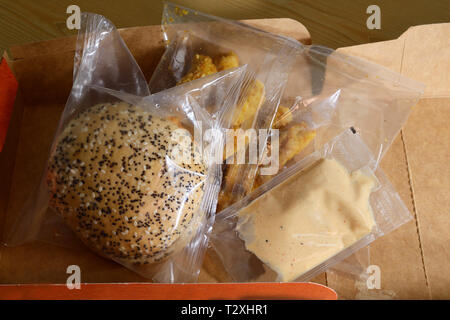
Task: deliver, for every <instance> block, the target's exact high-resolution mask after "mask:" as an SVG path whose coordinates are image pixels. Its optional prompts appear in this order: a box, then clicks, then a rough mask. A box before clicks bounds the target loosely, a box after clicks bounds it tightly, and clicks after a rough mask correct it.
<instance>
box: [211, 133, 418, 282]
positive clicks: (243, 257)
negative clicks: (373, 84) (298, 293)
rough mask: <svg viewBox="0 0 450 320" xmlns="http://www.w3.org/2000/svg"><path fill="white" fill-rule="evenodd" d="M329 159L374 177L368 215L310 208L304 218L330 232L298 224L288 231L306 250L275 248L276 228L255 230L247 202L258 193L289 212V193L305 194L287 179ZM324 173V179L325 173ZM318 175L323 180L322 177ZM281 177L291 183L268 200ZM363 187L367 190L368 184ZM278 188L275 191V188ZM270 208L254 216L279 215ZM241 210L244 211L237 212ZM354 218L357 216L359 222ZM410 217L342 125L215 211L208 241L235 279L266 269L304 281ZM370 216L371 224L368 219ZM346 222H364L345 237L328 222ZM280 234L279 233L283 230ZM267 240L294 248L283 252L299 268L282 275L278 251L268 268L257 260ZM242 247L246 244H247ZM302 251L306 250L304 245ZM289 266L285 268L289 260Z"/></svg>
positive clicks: (245, 278) (255, 275) (354, 136)
mask: <svg viewBox="0 0 450 320" xmlns="http://www.w3.org/2000/svg"><path fill="white" fill-rule="evenodd" d="M324 159H327V160H324ZM333 159H334V160H335V161H336V163H339V164H340V166H343V168H344V169H343V170H344V171H345V172H347V171H348V172H351V173H355V172H356V173H355V174H356V175H357V176H358V177H362V176H364V177H371V180H370V181H373V182H374V186H372V188H371V189H370V193H369V194H370V197H369V198H368V199H369V201H370V202H369V203H370V207H371V213H372V215H369V214H368V215H365V216H364V215H363V214H362V213H361V212H362V211H358V212H357V213H356V214H354V215H353V216H350V219H351V220H349V221H343V222H342V221H338V220H333V221H332V220H327V219H324V218H323V215H324V212H321V211H318V212H315V213H314V214H312V212H309V213H308V214H307V215H306V216H305V217H306V218H305V219H309V218H311V219H313V220H314V221H315V222H314V226H315V227H316V226H317V227H318V228H324V229H323V230H327V226H329V227H330V229H329V232H325V231H324V232H322V231H323V230H322V231H321V232H317V233H314V232H313V233H307V231H305V230H303V231H302V232H303V233H299V234H296V235H293V237H294V236H295V237H294V240H295V241H297V240H298V243H296V246H297V245H298V246H299V247H300V246H301V247H302V248H306V250H309V249H311V251H310V252H309V253H308V254H303V255H300V256H299V255H296V252H297V251H296V250H297V249H296V247H295V246H293V245H292V243H289V245H290V246H289V247H280V248H279V245H280V243H279V242H276V240H274V239H276V238H274V235H275V233H269V231H268V230H270V232H272V231H273V230H272V229H266V231H264V232H265V233H264V232H260V231H261V230H264V229H262V227H257V223H256V222H254V221H253V220H251V217H256V215H254V214H252V212H254V213H256V212H257V211H252V212H249V211H248V210H249V209H248V208H250V209H251V210H254V208H255V206H254V205H253V206H252V203H253V204H254V203H257V201H258V199H263V200H262V201H264V202H261V200H259V201H260V203H261V204H263V205H264V204H267V203H270V204H271V206H272V207H271V208H275V207H277V208H279V209H277V210H281V211H283V212H289V210H290V209H292V207H290V206H291V204H290V203H291V202H289V201H288V199H291V201H293V202H294V203H295V201H296V200H295V198H296V197H301V196H302V195H304V193H303V194H302V195H301V194H297V195H296V196H295V197H293V196H292V195H291V196H289V194H288V193H289V192H291V193H292V192H296V190H292V189H293V186H291V184H290V183H291V182H292V181H296V179H297V180H298V181H301V178H302V177H305V176H304V174H305V173H304V172H310V171H308V170H312V169H310V168H317V166H318V163H322V162H323V161H328V160H333ZM333 172H334V171H333ZM319 177H320V176H319ZM324 178H325V179H328V178H326V177H324ZM330 179H331V177H330ZM320 181H322V182H321V183H323V182H324V181H327V180H320ZM363 181H366V180H363ZM284 182H289V185H288V187H291V189H290V190H286V192H287V193H286V194H284V195H282V196H277V197H273V199H272V200H270V199H271V198H270V197H271V194H272V195H274V191H275V192H280V190H281V191H282V189H280V186H281V187H282V186H283V185H282V184H283V183H284ZM365 183H366V182H365ZM363 185H364V184H363ZM313 187H314V186H312V188H313ZM304 188H306V189H307V188H308V185H305V186H304ZM277 190H278V191H277ZM358 190H359V189H358ZM361 190H362V189H361ZM335 191H337V193H338V194H339V192H344V191H343V190H335ZM305 192H308V191H305ZM329 192H333V191H329ZM355 192H358V191H355ZM365 192H367V189H366V191H365ZM277 194H278V195H279V194H280V193H277ZM325 194H326V195H328V196H327V197H329V196H330V193H325ZM265 195H266V196H265ZM280 199H281V200H282V201H281V200H280ZM292 199H294V200H292ZM327 199H328V200H327V201H329V202H331V203H333V198H327ZM271 201H272V202H271ZM279 201H281V202H279ZM338 204H339V203H338ZM245 210H247V211H245ZM270 210H271V209H270V208H269V207H265V213H264V217H261V218H260V220H258V221H264V220H265V219H266V218H268V216H266V215H267V214H269V215H270V214H271V215H272V216H279V215H280V214H281V211H280V212H278V211H276V212H271V211H270ZM243 211H244V213H245V215H242V212H243ZM283 214H284V213H283ZM305 214H306V212H305ZM263 218H264V219H263ZM255 219H256V218H255ZM358 219H360V220H362V222H361V221H359V220H358ZM410 219H411V215H410V213H409V212H408V209H407V208H406V206H405V205H404V204H403V202H402V200H401V199H400V196H399V195H398V194H397V193H396V192H395V190H394V188H393V187H392V185H391V184H390V183H389V181H388V179H387V178H386V177H385V175H384V174H383V172H382V171H381V169H379V168H377V161H376V158H374V157H373V156H372V154H371V153H370V151H369V149H368V148H367V146H366V145H365V144H364V142H363V141H362V139H361V138H360V137H359V135H357V134H353V133H352V132H351V131H349V130H347V131H345V132H344V133H342V134H340V135H339V136H337V137H336V138H334V139H333V140H331V141H330V142H329V143H326V144H324V146H323V148H322V149H321V150H318V151H316V152H314V153H312V154H310V155H308V156H307V157H305V158H303V159H302V160H300V161H298V162H297V163H296V164H295V165H293V166H291V167H290V168H288V169H286V170H285V171H284V172H283V173H281V174H279V175H278V176H277V177H275V178H274V179H272V180H271V181H269V182H268V183H266V184H265V185H263V186H261V187H259V188H258V189H256V190H255V191H254V192H252V193H251V194H250V195H248V196H246V197H245V198H244V199H242V200H241V201H239V202H237V203H235V204H234V205H232V206H230V207H228V208H227V209H225V210H224V211H222V212H220V213H218V214H217V215H216V223H215V226H214V230H213V233H212V236H211V240H212V245H213V247H214V249H215V250H216V252H217V253H218V255H219V256H220V258H221V260H222V263H223V265H224V267H225V269H226V270H227V271H228V273H229V274H230V275H231V276H232V278H233V279H234V280H235V281H255V280H256V281H258V277H259V276H261V275H262V274H263V273H266V272H267V271H268V275H267V273H266V275H265V276H264V278H263V279H264V281H275V280H283V281H291V280H293V279H295V280H296V281H305V280H308V279H310V278H312V277H314V276H315V275H317V274H319V273H321V272H323V271H325V270H326V269H327V268H329V267H331V266H333V265H335V264H336V263H338V262H339V261H342V260H343V259H345V258H346V257H348V256H350V255H351V254H352V253H354V252H356V251H357V250H359V249H360V248H363V247H364V246H367V245H368V244H369V243H370V242H372V241H374V240H375V239H376V238H378V237H381V236H383V235H384V234H386V233H388V232H390V231H392V230H394V229H395V228H397V227H399V226H401V225H402V224H404V223H405V222H407V221H409V220H410ZM255 221H256V220H255ZM270 221H271V220H270V219H269V220H266V222H270ZM307 221H308V220H304V222H307ZM371 221H372V222H373V224H372V223H369V222H371ZM346 222H348V223H349V224H348V225H346V226H347V227H346V228H350V227H349V226H352V227H355V226H357V227H358V228H359V226H360V225H363V226H365V228H362V227H361V228H359V229H357V230H358V232H359V233H355V236H354V239H353V238H352V237H350V236H351V234H346V236H345V237H344V236H342V239H340V238H339V234H336V233H333V231H335V230H332V229H333V228H334V227H333V226H334V225H335V223H339V224H341V225H345V223H346ZM342 223H344V224H342ZM295 225H296V227H298V226H300V227H301V228H303V227H304V225H301V224H298V223H297V224H295ZM305 225H306V224H305ZM289 227H290V226H283V225H280V226H278V225H275V224H273V225H272V226H271V227H270V228H279V229H277V232H280V233H282V232H284V231H283V228H289ZM257 228H258V229H257ZM355 228H356V227H355ZM256 230H258V231H256ZM280 237H281V236H280ZM282 237H284V235H283V236H282ZM336 237H337V238H336ZM297 238H298V239H297ZM281 239H291V238H289V234H288V235H287V238H281ZM336 239H337V240H336ZM349 239H350V240H349ZM294 240H292V241H294ZM335 240H336V241H335ZM271 241H274V242H273V246H274V247H273V248H274V249H273V250H278V251H275V252H278V253H279V254H281V255H282V254H285V251H283V250H288V249H289V250H293V251H291V255H288V254H287V253H286V256H288V257H290V258H291V257H293V258H294V261H292V262H291V261H289V262H290V263H292V264H291V267H292V266H294V267H296V268H297V267H298V269H296V270H302V271H301V272H300V274H297V275H295V272H294V271H295V270H294V271H292V272H293V273H290V274H289V276H286V274H285V273H283V272H280V269H282V268H284V267H285V266H283V267H280V265H279V264H280V263H281V262H282V261H283V259H284V258H283V257H278V258H279V259H278V260H276V262H274V261H267V260H266V263H267V264H268V265H270V264H272V267H271V268H268V267H267V266H266V265H265V263H263V262H262V260H264V259H267V257H265V256H264V250H266V252H267V248H266V249H264V247H263V246H264V245H267V246H269V247H270V246H271V245H272V243H271ZM339 241H343V243H345V241H347V243H346V244H345V245H343V247H339V246H338V247H337V249H334V246H337V245H338V244H340V245H342V244H341V243H340V242H339ZM254 243H259V245H260V247H259V249H258V248H257V249H255V247H254V246H253V244H254ZM282 243H284V242H282ZM247 248H249V249H248V250H247ZM261 248H263V249H261ZM261 250H263V251H261ZM327 250H328V251H327ZM253 252H255V253H253ZM261 252H263V253H261ZM286 252H287V251H286ZM303 252H304V253H305V251H303ZM306 252H308V251H306ZM321 254H322V255H321ZM258 257H259V258H258ZM316 262H317V263H316ZM298 263H300V265H297V264H298ZM302 263H304V265H302ZM277 268H278V269H277ZM288 268H290V267H289V265H288ZM276 270H278V274H277V272H273V271H276ZM293 275H295V277H293ZM260 281H261V280H260Z"/></svg>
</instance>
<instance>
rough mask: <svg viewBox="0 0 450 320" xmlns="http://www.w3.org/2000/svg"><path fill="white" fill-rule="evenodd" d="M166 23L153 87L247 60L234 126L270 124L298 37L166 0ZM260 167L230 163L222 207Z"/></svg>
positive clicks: (250, 182)
mask: <svg viewBox="0 0 450 320" xmlns="http://www.w3.org/2000/svg"><path fill="white" fill-rule="evenodd" d="M162 27H163V34H164V37H165V40H166V41H167V49H166V52H165V53H164V55H163V57H162V59H161V61H160V63H159V65H158V67H157V68H156V70H155V72H154V73H153V76H152V79H151V80H150V84H149V87H150V90H151V92H158V91H160V90H163V89H167V88H170V87H173V86H176V85H180V84H182V83H186V82H189V81H192V80H193V79H197V78H201V77H204V76H206V75H209V74H214V73H216V72H220V71H222V70H228V69H230V68H233V67H237V66H240V65H244V64H245V65H247V71H246V76H245V80H244V83H243V86H242V90H241V93H240V95H239V99H238V101H237V103H236V109H235V112H234V115H233V119H232V121H231V124H230V128H232V129H243V130H249V129H250V130H258V129H269V128H270V127H271V124H272V122H273V119H274V116H275V114H276V111H277V107H278V104H279V101H280V98H281V96H282V95H283V91H284V86H285V84H286V81H287V78H288V75H289V73H290V70H291V67H292V64H293V62H294V60H295V57H296V51H297V50H298V48H297V45H298V43H297V42H295V41H293V40H292V39H288V38H285V37H282V36H278V35H274V34H270V33H268V32H264V31H261V30H258V29H255V28H253V27H250V26H247V25H245V24H242V23H238V22H235V21H230V20H226V19H221V18H218V17H213V16H210V15H207V14H204V13H201V12H197V11H194V10H191V9H188V8H184V7H181V6H178V5H175V4H171V3H166V4H165V7H164V12H163V20H162ZM261 145H262V146H264V143H262V144H261ZM236 152H237V150H236ZM257 169H258V165H257V164H253V163H252V164H250V163H248V161H247V163H244V164H242V163H230V162H226V164H225V165H224V181H223V184H222V192H221V196H220V199H219V209H218V210H221V209H222V208H225V207H226V206H228V205H229V204H231V203H233V202H234V201H236V200H237V199H239V198H240V197H242V196H244V195H245V194H247V193H248V192H250V191H251V188H252V185H253V181H254V179H255V175H256V171H257ZM237 177H239V179H237Z"/></svg>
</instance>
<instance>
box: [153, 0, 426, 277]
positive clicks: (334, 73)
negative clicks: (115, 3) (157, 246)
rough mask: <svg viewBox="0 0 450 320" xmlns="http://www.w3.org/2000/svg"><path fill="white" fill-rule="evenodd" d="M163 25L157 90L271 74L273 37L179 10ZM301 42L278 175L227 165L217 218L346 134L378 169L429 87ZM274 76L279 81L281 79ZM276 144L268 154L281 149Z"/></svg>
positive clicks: (281, 116)
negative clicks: (246, 68) (206, 79)
mask: <svg viewBox="0 0 450 320" xmlns="http://www.w3.org/2000/svg"><path fill="white" fill-rule="evenodd" d="M162 24H163V29H164V35H165V40H167V42H168V47H167V51H166V53H165V54H164V57H163V59H162V60H161V62H160V64H159V66H158V68H157V71H156V72H155V73H154V76H153V78H152V80H151V81H150V89H151V90H152V91H159V90H162V89H164V88H167V87H170V86H174V85H176V84H177V83H181V82H184V81H188V80H190V79H192V78H193V77H195V76H203V75H205V74H209V73H213V72H215V71H216V70H219V69H220V66H221V64H220V61H221V60H222V61H228V62H229V61H231V62H233V61H234V63H236V61H239V60H242V61H245V62H246V63H248V64H249V65H250V70H260V69H258V68H261V69H265V68H266V67H267V65H266V64H265V63H266V61H267V60H266V59H264V58H263V57H261V54H260V52H263V53H264V52H265V51H266V50H267V49H270V50H271V51H273V50H272V49H271V48H272V40H270V39H271V37H270V36H268V33H266V32H264V31H259V30H256V29H255V28H253V27H249V26H246V25H245V24H241V23H236V22H230V21H227V20H224V19H221V18H217V17H212V16H210V15H207V14H203V13H200V12H197V11H195V10H191V9H188V8H184V7H181V6H178V5H173V4H166V6H165V9H164V14H163V21H162ZM279 38H280V39H284V38H283V37H279ZM255 42H257V43H255ZM294 42H295V41H294ZM295 43H296V47H297V48H296V50H295V52H294V55H295V62H294V64H293V65H292V64H289V71H288V72H289V78H288V81H287V83H286V85H285V88H284V90H283V94H282V96H281V100H280V105H279V107H278V109H277V108H276V106H275V105H272V107H275V110H277V111H276V116H275V118H274V120H273V121H272V128H274V129H277V130H278V131H279V132H278V133H277V134H278V138H279V142H278V145H277V147H278V150H279V156H278V166H279V168H278V169H279V170H278V171H277V170H265V172H264V173H262V172H261V167H263V166H266V165H268V164H267V163H266V162H265V160H267V158H266V159H264V158H262V159H261V161H260V162H259V163H258V167H259V169H256V170H257V171H255V166H248V169H247V170H250V173H251V174H248V173H249V171H247V172H242V171H240V170H242V169H240V170H237V168H239V166H233V165H227V166H225V167H224V168H225V172H224V173H225V174H224V181H223V187H222V192H221V197H220V198H219V207H218V211H221V210H223V209H224V208H226V207H227V206H228V205H230V204H232V203H233V202H235V201H236V200H238V199H239V198H240V197H242V196H243V195H245V194H248V193H249V192H250V190H254V189H255V188H257V187H259V186H261V185H263V184H264V183H266V182H268V181H270V180H271V179H272V178H274V177H275V176H276V175H277V174H279V173H280V172H282V171H283V170H285V169H287V168H289V167H290V166H291V165H294V164H295V163H296V162H297V161H299V160H301V159H302V158H303V157H305V156H306V155H308V154H310V153H312V152H314V151H315V150H318V149H320V148H321V147H322V145H323V144H324V143H326V142H328V141H329V140H330V139H332V138H334V137H335V136H336V135H338V134H339V133H340V132H341V131H342V130H343V129H345V128H349V127H353V128H354V130H356V131H357V132H359V133H360V135H361V137H362V139H363V140H364V142H365V143H366V144H367V145H368V146H369V149H370V150H371V151H372V152H373V154H375V155H376V159H377V162H378V161H379V160H380V159H381V158H382V156H383V155H384V154H385V152H386V151H387V149H388V148H389V146H390V145H391V143H392V141H393V140H394V138H395V137H396V135H397V134H398V132H399V131H400V129H401V127H402V125H403V124H404V123H405V122H406V119H407V117H408V115H409V113H410V111H411V108H412V106H414V105H415V104H416V103H417V101H418V99H419V97H420V95H421V94H422V92H423V89H424V87H423V85H422V84H420V83H418V82H416V81H413V80H411V79H408V78H406V77H404V76H402V75H400V74H398V73H396V72H393V71H390V70H388V69H386V68H384V67H382V66H380V65H377V64H374V63H371V62H368V61H365V60H363V59H359V58H356V57H351V56H348V55H345V54H341V53H338V52H335V51H334V50H332V49H329V48H325V47H322V46H304V45H302V44H300V43H298V42H295ZM240 49H241V51H239V50H240ZM255 52H256V54H255ZM264 54H265V53H264ZM254 65H255V66H256V68H255V67H253V66H254ZM257 72H258V71H256V72H255V73H257ZM271 74H272V76H273V77H274V79H275V80H276V78H277V75H274V74H273V72H272V73H271ZM256 78H258V77H256ZM269 118H270V117H269ZM241 128H244V129H247V128H248V127H246V126H241ZM254 128H256V127H254ZM272 137H273V136H270V135H269V137H268V139H267V150H265V152H269V153H270V149H272V148H273V147H274V145H273V144H272V141H271V139H272ZM263 153H264V152H263ZM272 160H273V157H272ZM272 165H273V163H271V164H270V166H272ZM272 169H273V168H272ZM273 172H275V173H273ZM246 173H247V174H246ZM236 195H237V196H236ZM363 250H365V249H363ZM336 267H337V268H340V267H341V265H337V266H336ZM361 270H362V268H361V266H360V265H355V266H354V268H351V267H349V264H347V265H345V267H343V271H344V272H350V273H352V272H353V273H354V274H355V275H358V276H359V275H360V272H361Z"/></svg>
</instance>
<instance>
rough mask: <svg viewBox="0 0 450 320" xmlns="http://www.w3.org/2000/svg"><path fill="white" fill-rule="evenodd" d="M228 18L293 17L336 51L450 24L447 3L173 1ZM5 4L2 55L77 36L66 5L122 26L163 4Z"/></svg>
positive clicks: (6, 0) (82, 0)
mask: <svg viewBox="0 0 450 320" xmlns="http://www.w3.org/2000/svg"><path fill="white" fill-rule="evenodd" d="M173 2H175V3H178V4H181V5H185V6H187V7H191V8H194V9H197V10H199V11H202V12H206V13H210V14H213V15H217V16H221V17H225V18H229V19H260V18H292V19H294V20H297V21H300V22H301V23H303V24H304V25H305V26H306V27H307V28H308V30H309V31H310V32H311V35H312V39H313V42H314V43H315V44H321V45H325V46H328V47H331V48H338V47H344V46H351V45H357V44H362V43H368V42H374V41H382V40H388V39H395V38H397V37H398V36H399V35H400V34H402V33H403V32H404V31H405V30H406V29H408V27H410V26H413V25H419V24H427V23H437V22H448V21H450V2H449V1H448V0H432V1H427V2H424V1H422V0H396V1H390V0H379V1H373V0H353V1H350V0H333V1H330V0H314V1H312V0H245V1H242V0H223V1H211V0H173ZM375 2H376V4H378V5H379V6H380V8H381V29H380V30H368V29H367V27H366V20H367V17H368V14H366V9H367V7H368V6H369V5H371V4H373V3H375ZM105 3H106V2H105V1H101V0H77V1H73V0H58V1H57V0H39V1H29V0H0V29H1V30H2V32H1V34H0V51H1V49H2V48H3V49H4V48H7V47H9V46H11V45H14V44H23V43H27V42H33V41H41V40H47V39H52V38H56V37H61V36H66V35H69V34H75V32H74V31H70V30H68V29H67V28H66V19H67V17H68V14H66V8H67V6H69V5H71V4H77V5H78V6H80V8H81V10H82V11H90V12H96V13H100V14H103V15H105V16H106V17H108V18H109V19H110V20H111V21H113V22H114V24H115V25H116V26H117V27H118V28H124V27H132V26H143V25H155V24H159V23H160V21H161V13H162V8H163V2H162V1H160V0H129V1H122V0H109V1H108V2H107V5H105Z"/></svg>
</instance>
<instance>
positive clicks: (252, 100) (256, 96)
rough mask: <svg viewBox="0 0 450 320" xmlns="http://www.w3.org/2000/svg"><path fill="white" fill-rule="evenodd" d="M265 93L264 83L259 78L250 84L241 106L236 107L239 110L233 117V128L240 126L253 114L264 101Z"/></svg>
mask: <svg viewBox="0 0 450 320" xmlns="http://www.w3.org/2000/svg"><path fill="white" fill-rule="evenodd" d="M265 95H266V92H265V89H264V84H263V83H262V82H261V81H259V80H255V81H254V82H253V83H252V84H251V85H250V88H249V90H248V95H247V98H246V99H245V101H244V103H243V104H242V106H241V107H240V108H238V110H239V111H238V113H237V114H236V115H235V117H234V119H233V127H234V128H240V127H241V125H242V124H243V123H244V122H245V121H247V120H249V119H252V118H253V117H254V116H255V114H256V112H257V111H258V109H259V107H260V106H261V104H262V103H263V102H264V99H265Z"/></svg>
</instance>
